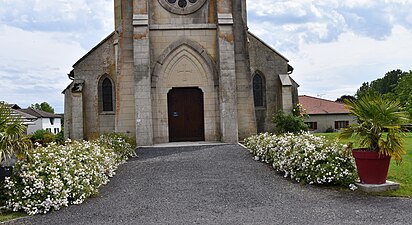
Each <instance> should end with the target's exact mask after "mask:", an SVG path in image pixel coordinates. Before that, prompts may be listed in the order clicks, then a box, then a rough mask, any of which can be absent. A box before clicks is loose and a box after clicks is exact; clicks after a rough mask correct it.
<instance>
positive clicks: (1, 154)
mask: <svg viewBox="0 0 412 225" xmlns="http://www.w3.org/2000/svg"><path fill="white" fill-rule="evenodd" d="M25 129H26V126H25V125H24V124H23V123H22V121H21V119H20V118H19V117H18V116H15V115H13V113H12V110H11V109H10V108H9V107H8V106H7V105H6V104H4V103H0V180H3V179H4V178H5V177H7V176H10V175H11V172H12V164H13V162H12V161H13V158H15V156H17V158H23V157H25V155H26V153H27V151H28V150H29V149H30V148H31V147H32V143H31V141H30V139H29V138H28V137H26V136H25V135H24V133H25Z"/></svg>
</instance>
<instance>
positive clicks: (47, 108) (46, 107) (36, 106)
mask: <svg viewBox="0 0 412 225" xmlns="http://www.w3.org/2000/svg"><path fill="white" fill-rule="evenodd" d="M30 108H33V109H40V110H43V111H45V112H49V113H54V108H53V107H52V106H51V105H50V104H49V103H47V102H42V103H40V104H39V103H36V104H31V106H30Z"/></svg>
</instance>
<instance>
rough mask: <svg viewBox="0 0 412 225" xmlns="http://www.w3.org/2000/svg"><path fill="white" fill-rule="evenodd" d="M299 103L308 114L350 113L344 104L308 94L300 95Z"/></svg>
mask: <svg viewBox="0 0 412 225" xmlns="http://www.w3.org/2000/svg"><path fill="white" fill-rule="evenodd" d="M299 103H300V104H301V105H302V106H303V108H304V109H305V110H306V112H305V113H306V114H308V115H322V114H348V113H349V110H348V109H347V108H346V107H345V105H344V104H342V103H339V102H334V101H330V100H326V99H321V98H315V97H311V96H307V95H301V96H299Z"/></svg>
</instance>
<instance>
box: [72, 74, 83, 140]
mask: <svg viewBox="0 0 412 225" xmlns="http://www.w3.org/2000/svg"><path fill="white" fill-rule="evenodd" d="M83 85H84V80H74V81H73V86H72V87H71V90H70V92H71V93H69V94H71V95H72V102H71V104H72V112H71V115H72V121H71V122H72V130H71V131H72V136H71V138H72V139H74V140H83V139H84V121H83V118H84V115H83Z"/></svg>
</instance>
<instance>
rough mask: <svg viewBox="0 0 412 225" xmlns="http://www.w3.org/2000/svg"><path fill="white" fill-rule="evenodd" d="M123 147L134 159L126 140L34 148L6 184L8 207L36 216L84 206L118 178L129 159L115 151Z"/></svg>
mask: <svg viewBox="0 0 412 225" xmlns="http://www.w3.org/2000/svg"><path fill="white" fill-rule="evenodd" d="M103 142H104V143H105V144H102V143H103ZM123 147H124V148H126V149H125V150H123V151H124V152H128V154H125V155H127V156H132V155H134V149H133V148H132V147H131V146H130V145H129V144H127V143H125V141H124V140H122V139H117V138H116V139H115V140H109V138H107V137H105V136H102V137H100V138H99V139H98V140H95V141H91V142H88V141H70V140H69V141H67V142H66V143H65V145H57V144H55V143H52V144H50V145H49V146H47V147H42V146H38V147H36V148H34V149H33V150H32V151H30V153H29V157H28V158H27V159H25V160H22V161H19V162H17V163H16V165H15V167H14V172H13V173H14V174H13V176H12V177H11V178H7V179H6V181H5V189H6V193H5V194H6V197H7V199H8V200H7V202H6V206H7V207H8V208H9V209H11V210H13V211H20V210H23V211H25V212H26V213H27V214H29V215H34V214H37V213H47V212H48V211H50V210H58V209H60V208H61V207H63V206H68V205H70V204H80V203H82V202H83V201H84V200H85V199H86V198H88V197H90V196H92V195H95V194H97V193H98V189H99V187H100V186H101V185H103V184H106V183H107V182H109V178H110V177H112V176H113V175H114V174H115V170H116V169H117V167H118V165H119V164H120V163H121V162H123V161H124V160H125V157H126V156H125V155H122V156H119V155H118V154H117V153H116V151H114V150H113V149H114V148H123ZM132 152H133V153H132Z"/></svg>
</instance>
